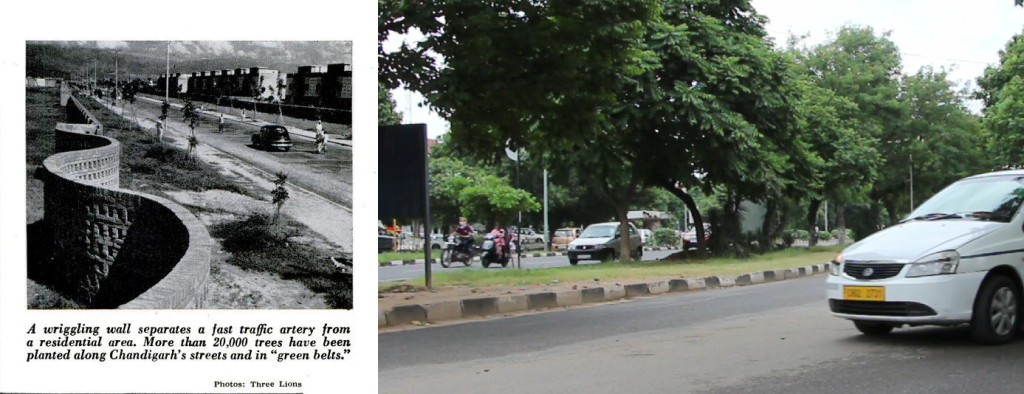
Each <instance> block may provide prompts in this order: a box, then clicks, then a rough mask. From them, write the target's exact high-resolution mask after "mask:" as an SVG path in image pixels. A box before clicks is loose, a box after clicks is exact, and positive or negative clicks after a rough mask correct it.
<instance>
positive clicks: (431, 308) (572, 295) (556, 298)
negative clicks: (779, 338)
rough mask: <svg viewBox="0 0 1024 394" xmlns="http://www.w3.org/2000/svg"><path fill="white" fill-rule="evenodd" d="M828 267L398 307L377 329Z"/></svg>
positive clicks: (770, 278)
mask: <svg viewBox="0 0 1024 394" xmlns="http://www.w3.org/2000/svg"><path fill="white" fill-rule="evenodd" d="M828 264H829V263H822V264H815V265H808V266H804V267H796V268H789V269H779V270H773V271H763V272H751V273H747V274H742V275H737V276H707V277H703V278H679V279H670V280H667V281H656V282H641V283H629V284H615V285H604V286H599V287H589V288H584V289H578V290H565V291H559V292H552V291H539V292H536V293H532V294H518V295H504V296H496V297H480V298H467V299H462V300H458V301H445V302H439V303H430V304H422V305H420V304H413V305H401V306H396V307H393V308H391V309H388V310H379V311H378V313H377V327H378V328H380V327H387V326H390V327H395V326H401V325H405V324H409V323H412V322H437V321H444V320H459V319H463V318H468V317H494V316H496V315H500V314H505V313H510V312H523V311H530V310H546V309H554V308H559V307H561V308H568V307H571V306H577V305H583V304H593V303H598V302H608V301H614V300H618V299H623V298H634V297H648V296H652V295H659V294H670V293H680V292H685V291H695V290H707V289H713V288H722V287H734V286H747V285H755V284H760V283H767V282H776V281H781V280H786V279H794V278H800V277H804V276H813V275H817V274H821V273H825V272H827V271H828Z"/></svg>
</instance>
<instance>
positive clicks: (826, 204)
mask: <svg viewBox="0 0 1024 394" xmlns="http://www.w3.org/2000/svg"><path fill="white" fill-rule="evenodd" d="M825 232H826V233H827V232H828V200H825Z"/></svg>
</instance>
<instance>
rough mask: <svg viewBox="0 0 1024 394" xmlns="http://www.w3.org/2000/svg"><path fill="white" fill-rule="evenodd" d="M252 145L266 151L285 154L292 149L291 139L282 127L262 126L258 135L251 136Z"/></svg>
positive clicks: (286, 130)
mask: <svg viewBox="0 0 1024 394" xmlns="http://www.w3.org/2000/svg"><path fill="white" fill-rule="evenodd" d="M252 144H253V145H254V146H257V147H260V148H263V149H266V150H270V149H279V150H283V151H285V152H287V151H288V150H289V149H291V148H292V138H291V137H290V136H289V135H288V129H286V128H284V126H278V125H270V126H263V127H260V131H259V132H258V133H255V134H253V135H252Z"/></svg>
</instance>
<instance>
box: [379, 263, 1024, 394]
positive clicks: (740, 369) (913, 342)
mask: <svg viewBox="0 0 1024 394" xmlns="http://www.w3.org/2000/svg"><path fill="white" fill-rule="evenodd" d="M824 292H825V291H824V277H823V276H814V277H809V278H803V279H795V280H787V281H782V282H775V283H768V284H762V285H756V286H745V287H736V288H728V289H718V290H709V291H701V292H692V293H685V294H680V295H670V296H661V297H654V298H648V299H641V300H634V301H627V302H622V303H618V304H612V305H603V306H596V307H590V308H578V309H570V310H562V311H554V312H549V313H541V314H534V315H526V316H519V317H513V318H506V319H497V320H486V321H479V322H471V323H463V324H453V325H446V326H435V327H429V328H423V329H415V330H408V331H400V332H391V333H382V334H379V335H378V389H379V391H380V392H382V393H400V392H425V393H433V392H529V393H533V392H596V393H623V392H645V393H646V392H653V393H661V392H664V393H679V392H726V393H733V392H770V393H774V392H787V393H788V392H794V393H821V392H857V393H864V392H868V393H883V392H884V393H889V392H914V393H916V392H920V393H933V392H995V391H1012V392H1018V391H1020V383H1018V382H1016V381H1015V379H1016V378H1017V377H1018V376H1019V375H1020V372H1019V371H1020V370H1021V369H1022V368H1024V340H1022V341H1018V342H1016V343H1013V344H1010V345H1006V346H996V347H988V346H980V345H976V344H974V343H973V342H971V341H970V335H969V332H968V331H967V330H966V328H965V327H962V326H961V327H951V328H947V327H919V328H904V329H898V330H896V331H895V332H894V333H893V334H892V335H890V336H888V337H884V338H867V337H864V336H861V335H860V334H859V333H858V332H857V331H856V330H855V329H854V328H853V325H852V324H851V323H849V322H847V321H845V320H841V319H836V318H833V317H831V316H829V314H828V307H827V305H826V303H825V300H824V298H823V297H824Z"/></svg>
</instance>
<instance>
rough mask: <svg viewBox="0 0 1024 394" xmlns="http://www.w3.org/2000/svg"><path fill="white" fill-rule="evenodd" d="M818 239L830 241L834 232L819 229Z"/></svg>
mask: <svg viewBox="0 0 1024 394" xmlns="http://www.w3.org/2000/svg"><path fill="white" fill-rule="evenodd" d="M818 239H819V240H822V241H828V240H831V239H832V233H830V232H828V231H818Z"/></svg>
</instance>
